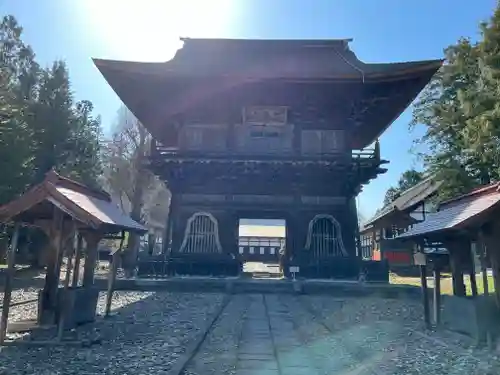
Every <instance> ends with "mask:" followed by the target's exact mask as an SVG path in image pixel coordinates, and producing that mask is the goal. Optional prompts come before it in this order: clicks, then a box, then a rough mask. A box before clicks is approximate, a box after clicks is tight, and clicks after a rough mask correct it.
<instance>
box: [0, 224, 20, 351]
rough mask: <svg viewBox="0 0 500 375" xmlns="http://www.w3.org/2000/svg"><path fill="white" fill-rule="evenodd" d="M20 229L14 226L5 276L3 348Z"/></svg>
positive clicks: (1, 322)
mask: <svg viewBox="0 0 500 375" xmlns="http://www.w3.org/2000/svg"><path fill="white" fill-rule="evenodd" d="M19 228H20V225H19V223H16V224H15V226H14V233H13V234H12V241H11V245H10V248H8V249H7V274H6V275H5V285H4V292H3V308H2V318H1V320H0V346H2V345H3V343H4V342H5V336H6V335H7V322H8V319H9V308H10V300H11V296H12V281H13V279H14V274H15V265H16V262H15V259H16V249H17V240H18V239H19Z"/></svg>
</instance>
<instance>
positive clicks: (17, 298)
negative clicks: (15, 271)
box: [0, 288, 39, 307]
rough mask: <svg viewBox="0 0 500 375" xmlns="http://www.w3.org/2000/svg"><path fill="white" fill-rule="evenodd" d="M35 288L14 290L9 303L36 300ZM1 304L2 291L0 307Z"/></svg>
mask: <svg viewBox="0 0 500 375" xmlns="http://www.w3.org/2000/svg"><path fill="white" fill-rule="evenodd" d="M38 290H39V289H37V288H21V289H14V290H13V291H12V294H11V303H16V302H22V301H26V300H30V299H36V298H37V295H38ZM2 304H3V290H2V291H1V292H0V307H1V306H2Z"/></svg>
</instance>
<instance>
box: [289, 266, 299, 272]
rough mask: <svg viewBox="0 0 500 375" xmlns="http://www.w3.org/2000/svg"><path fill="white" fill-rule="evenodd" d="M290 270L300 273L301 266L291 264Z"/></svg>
mask: <svg viewBox="0 0 500 375" xmlns="http://www.w3.org/2000/svg"><path fill="white" fill-rule="evenodd" d="M289 271H290V273H299V271H300V267H299V266H290V268H289Z"/></svg>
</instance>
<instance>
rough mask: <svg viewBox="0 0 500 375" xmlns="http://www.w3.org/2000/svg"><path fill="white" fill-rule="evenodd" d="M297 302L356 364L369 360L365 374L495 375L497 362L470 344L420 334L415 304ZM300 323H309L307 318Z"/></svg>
mask: <svg viewBox="0 0 500 375" xmlns="http://www.w3.org/2000/svg"><path fill="white" fill-rule="evenodd" d="M302 298H303V300H304V301H305V302H306V304H309V306H310V307H312V308H313V309H312V310H313V311H314V312H316V313H317V315H319V316H320V317H321V321H322V323H324V325H325V326H326V327H328V328H329V329H330V331H331V332H333V335H334V337H335V336H337V339H338V338H340V339H341V340H342V342H343V343H344V345H343V348H344V349H347V350H348V351H350V352H351V354H352V353H354V354H355V356H357V357H358V358H359V360H360V361H361V360H362V358H363V357H364V358H367V359H368V360H370V358H372V359H371V363H370V365H369V366H368V367H369V368H367V369H366V370H367V371H368V372H366V374H379V375H381V374H394V375H403V374H412V375H420V374H422V375H430V374H432V375H441V374H443V375H445V374H446V375H493V374H495V375H498V374H499V373H500V358H499V356H498V355H497V354H495V353H492V352H491V351H489V350H488V349H486V348H482V349H480V348H477V347H476V346H473V345H471V344H472V340H469V339H467V338H466V337H461V336H460V335H454V334H451V333H449V332H447V331H444V330H439V331H436V332H425V330H424V327H423V322H422V316H423V311H422V305H421V303H420V301H418V300H394V299H382V298H345V299H335V298H325V297H318V296H307V297H302ZM305 320H312V318H311V315H310V314H309V315H308V316H306V318H305ZM370 347H372V349H370ZM373 348H375V349H376V350H375V351H374V350H373ZM377 353H379V354H380V353H382V355H381V356H380V355H377ZM364 373H365V372H362V374H364Z"/></svg>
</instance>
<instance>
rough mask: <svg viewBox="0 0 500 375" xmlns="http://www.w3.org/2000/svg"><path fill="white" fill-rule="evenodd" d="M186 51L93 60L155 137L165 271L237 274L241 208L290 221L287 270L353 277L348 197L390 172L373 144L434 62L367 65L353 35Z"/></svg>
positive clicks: (211, 44)
mask: <svg viewBox="0 0 500 375" xmlns="http://www.w3.org/2000/svg"><path fill="white" fill-rule="evenodd" d="M183 42H184V45H183V47H182V48H181V49H179V50H178V51H177V53H176V55H175V57H174V58H173V59H172V60H171V61H169V62H166V63H139V62H123V61H109V60H95V64H96V65H97V67H98V68H99V70H100V71H101V72H102V74H103V75H104V77H105V78H106V80H107V81H108V82H109V84H110V85H111V86H112V87H113V89H114V90H115V91H116V93H117V94H118V95H119V96H120V98H121V99H122V100H123V102H124V103H125V104H126V105H127V107H128V108H129V109H130V110H131V111H132V112H133V113H134V114H135V116H136V117H137V118H138V119H139V120H140V121H141V122H142V124H144V126H145V127H146V128H147V129H148V130H149V131H150V133H151V135H152V137H153V141H152V144H151V155H150V161H149V162H150V168H151V169H152V170H153V171H154V173H155V174H157V175H158V176H160V177H161V178H162V179H163V180H164V181H165V182H166V184H167V185H168V188H169V189H170V191H171V193H172V198H171V211H170V218H169V221H168V225H167V228H168V229H167V240H166V241H165V242H164V243H165V247H166V248H165V252H166V254H167V256H166V258H165V259H168V269H169V272H170V273H188V274H223V275H230V274H238V273H239V272H240V269H241V259H240V254H239V246H238V220H239V219H240V218H241V217H250V216H248V213H250V214H251V216H253V217H258V218H265V217H268V218H282V219H285V220H286V223H287V229H286V232H287V233H286V244H285V255H284V257H283V259H282V262H283V264H284V265H285V267H284V269H285V270H286V269H287V267H286V266H288V265H296V266H299V267H300V268H301V271H300V272H301V274H302V275H303V276H306V277H349V278H352V277H356V276H357V275H358V274H359V272H360V270H361V269H363V268H366V265H363V264H362V261H361V257H360V254H359V253H360V251H359V236H358V224H357V223H358V220H357V210H356V203H355V198H356V196H357V195H358V193H359V192H360V191H361V189H362V186H363V184H366V183H368V182H369V181H370V180H371V179H373V178H376V177H377V175H378V174H380V173H384V172H385V171H386V169H384V168H382V165H383V164H384V163H387V161H385V160H383V159H381V157H380V146H379V144H378V142H377V141H376V139H377V137H378V136H379V135H380V134H381V133H382V132H383V131H384V130H385V129H386V128H387V127H388V126H389V125H390V124H391V122H392V121H393V120H394V119H395V118H396V117H398V115H399V114H400V113H401V112H402V111H404V109H405V108H406V107H407V106H408V104H409V103H410V102H411V101H412V100H413V99H414V98H415V97H416V95H417V94H418V93H419V92H420V90H422V88H423V87H424V86H425V85H426V84H427V83H428V81H429V80H430V78H431V77H432V75H433V74H434V73H435V72H436V70H437V69H438V68H439V67H440V66H441V61H421V62H405V63H392V64H366V63H363V62H361V61H360V60H358V58H357V57H356V55H355V54H354V53H353V52H352V51H351V50H350V49H349V40H224V39H212V40H211V39H189V38H186V39H183ZM370 146H371V147H370Z"/></svg>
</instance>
